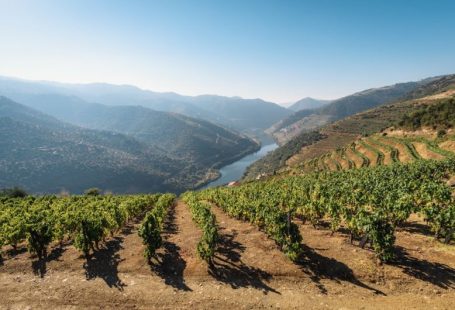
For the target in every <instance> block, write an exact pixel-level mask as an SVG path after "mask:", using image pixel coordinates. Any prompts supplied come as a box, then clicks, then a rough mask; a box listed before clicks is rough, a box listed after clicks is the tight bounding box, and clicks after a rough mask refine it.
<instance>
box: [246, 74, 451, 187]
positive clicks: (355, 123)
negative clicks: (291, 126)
mask: <svg viewBox="0 0 455 310" xmlns="http://www.w3.org/2000/svg"><path fill="white" fill-rule="evenodd" d="M417 84H418V86H417V87H412V86H413V84H409V83H406V84H397V85H398V87H399V88H398V89H397V88H396V87H391V88H389V87H386V88H380V89H376V90H368V91H364V92H361V93H357V94H354V95H352V96H348V97H346V98H342V99H340V100H336V101H334V102H333V103H336V102H338V103H336V104H335V106H334V107H330V106H331V105H332V104H333V103H332V104H329V105H328V106H326V107H325V108H323V109H321V110H319V111H313V112H311V113H322V111H323V110H324V111H327V110H330V111H340V110H341V111H346V110H347V109H346V108H348V107H351V108H352V107H354V106H357V104H354V103H359V102H360V100H359V99H358V98H357V97H359V98H367V99H371V100H370V101H367V103H368V102H369V104H370V105H372V103H373V102H374V101H376V100H377V99H376V98H377V97H378V96H379V95H380V94H388V95H387V96H386V97H387V99H389V100H391V98H393V97H395V96H397V95H398V94H399V93H401V91H399V90H400V89H401V90H404V89H410V91H409V92H408V93H406V94H402V95H401V97H402V98H403V99H401V100H398V99H396V100H392V102H389V103H384V104H383V105H379V106H377V107H373V108H371V109H368V110H366V111H362V112H359V113H355V114H353V115H350V116H347V117H344V118H341V119H339V120H337V121H330V119H328V120H327V124H325V125H321V126H318V127H315V128H313V129H312V130H305V131H300V133H298V134H297V135H295V136H294V137H292V138H291V139H289V140H288V141H287V142H286V143H285V144H284V145H282V146H280V147H279V148H277V149H275V150H274V151H273V152H271V153H270V154H268V155H267V156H265V157H263V158H262V159H261V160H260V161H257V162H255V163H253V164H252V165H251V166H250V167H248V169H247V171H246V173H245V177H244V178H245V179H246V180H252V179H255V178H257V177H258V176H260V175H271V174H275V173H277V172H278V171H280V170H283V169H286V168H285V167H286V166H296V165H299V164H300V163H302V162H305V161H309V160H311V159H313V158H318V157H319V156H324V154H327V153H328V152H332V151H336V150H337V149H341V148H343V147H346V145H349V144H350V143H353V142H354V141H356V140H357V139H359V138H360V137H362V136H367V135H370V134H373V133H377V132H380V131H381V130H384V129H385V128H388V127H390V126H393V125H394V124H397V123H399V122H403V124H407V125H408V126H410V125H409V124H411V123H413V121H415V122H418V123H419V124H420V123H429V124H432V126H436V124H433V123H432V122H435V121H434V120H440V119H443V117H447V115H451V112H450V111H451V110H450V109H449V108H450V103H446V104H445V105H441V107H443V108H441V109H442V112H441V111H439V112H438V113H439V114H442V116H441V115H439V114H436V110H432V109H431V108H425V110H424V111H425V115H426V116H425V117H423V116H421V115H422V105H424V104H432V103H434V102H439V100H445V99H447V98H452V97H453V96H455V75H447V76H442V77H435V78H429V79H425V80H422V81H421V82H418V83H417ZM370 95H371V97H370ZM373 99H374V100H373ZM351 103H352V105H351ZM344 104H346V106H345V108H341V107H342V106H343V105H344ZM332 109H333V110H332ZM428 111H430V113H429V112H428ZM429 114H431V115H432V116H431V117H430V116H428V115H429ZM310 115H311V114H310ZM314 115H322V114H314ZM339 115H342V114H341V113H340V114H339ZM446 122H447V123H448V124H451V123H450V122H448V121H446ZM290 154H292V155H290Z"/></svg>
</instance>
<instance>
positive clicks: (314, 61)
mask: <svg viewBox="0 0 455 310" xmlns="http://www.w3.org/2000/svg"><path fill="white" fill-rule="evenodd" d="M454 12H455V1H453V0H425V1H421V0H332V1H328V0H317V1H316V0H313V1H306V0H296V1H286V0H276V1H274V0H257V1H256V0H224V1H218V0H210V1H206V0H180V1H177V0H175V1H174V0H162V1H153V0H148V1H145V0H144V1H139V0H136V1H135V0H128V1H120V0H106V1H104V0H77V1H75V0H71V1H70V0H35V1H32V0H0V75H3V76H11V77H19V78H25V79H32V80H51V81H60V82H76V83H86V82H106V83H113V84H131V85H136V86H139V87H141V88H144V89H149V90H153V91H160V92H167V91H173V92H177V93H180V94H184V95H199V94H218V95H226V96H241V97H244V98H262V99H265V100H269V101H273V102H277V103H289V102H293V101H296V100H298V99H301V98H303V97H307V96H311V97H315V98H321V99H335V98H339V97H342V96H345V95H349V94H351V93H353V92H356V91H360V90H363V89H367V88H371V87H379V86H384V85H388V84H393V83H396V82H404V81H410V80H419V79H422V78H426V77H429V76H436V75H442V74H449V73H455V57H454V55H455V35H454V33H455V18H454Z"/></svg>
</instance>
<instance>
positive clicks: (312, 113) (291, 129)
mask: <svg viewBox="0 0 455 310" xmlns="http://www.w3.org/2000/svg"><path fill="white" fill-rule="evenodd" d="M431 81H433V79H425V80H422V81H419V82H408V83H398V84H394V85H390V86H385V87H381V88H373V89H368V90H364V91H361V92H358V93H355V94H353V95H350V96H346V97H343V98H340V99H337V100H335V101H332V102H331V103H330V104H328V105H325V106H323V107H321V108H318V109H314V110H302V111H298V112H296V113H294V114H292V115H291V116H289V117H288V118H286V119H283V120H281V121H280V122H278V123H276V124H274V125H273V126H272V127H271V128H269V129H268V130H267V132H268V133H270V134H272V135H273V136H274V138H275V139H276V140H277V141H278V142H279V143H280V144H284V143H285V142H287V141H289V140H290V139H292V138H293V137H295V136H297V135H298V134H300V133H301V132H304V131H309V130H314V129H316V128H318V127H321V126H323V125H325V124H328V123H330V122H332V121H335V120H339V119H343V118H344V117H347V116H349V115H353V114H355V113H359V112H362V111H365V110H368V109H371V108H374V107H376V106H379V105H382V104H386V103H390V102H393V101H397V100H399V99H402V98H405V97H406V96H409V94H410V93H411V92H412V91H414V90H415V89H417V88H418V87H419V86H422V85H425V84H427V83H430V82H431Z"/></svg>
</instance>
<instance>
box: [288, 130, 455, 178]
mask: <svg viewBox="0 0 455 310" xmlns="http://www.w3.org/2000/svg"><path fill="white" fill-rule="evenodd" d="M451 141H454V136H452V135H449V136H445V137H441V138H438V137H431V136H425V135H406V134H400V133H394V132H393V131H392V132H384V133H382V134H374V135H371V136H369V137H364V138H361V139H359V140H356V141H354V142H352V143H350V144H349V145H348V146H346V147H343V148H338V149H337V150H335V151H332V152H328V153H326V154H324V155H321V156H318V157H315V158H313V159H310V160H306V161H303V162H300V163H298V164H297V165H294V167H293V168H292V169H290V170H291V173H292V174H299V173H302V172H303V173H308V172H315V171H325V170H330V171H339V170H344V169H352V168H361V167H375V166H381V165H389V164H392V163H398V162H401V163H409V162H412V161H415V160H419V159H436V160H441V159H444V158H450V157H453V156H454V151H455V149H454V148H453V146H452V144H451Z"/></svg>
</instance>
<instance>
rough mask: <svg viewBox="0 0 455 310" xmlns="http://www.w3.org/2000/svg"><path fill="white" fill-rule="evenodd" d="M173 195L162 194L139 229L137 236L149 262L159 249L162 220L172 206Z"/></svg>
mask: <svg viewBox="0 0 455 310" xmlns="http://www.w3.org/2000/svg"><path fill="white" fill-rule="evenodd" d="M174 200H175V195H173V194H164V195H162V196H160V198H159V199H158V201H157V202H156V204H155V206H154V207H153V208H152V209H151V210H150V211H149V212H147V213H146V215H145V217H144V219H143V220H142V223H141V226H140V227H139V230H138V234H139V237H141V238H142V240H143V243H144V245H145V246H146V248H145V250H144V256H145V257H146V258H147V260H148V261H149V262H150V260H151V259H152V257H153V256H154V255H155V251H156V250H157V249H158V248H160V247H161V245H162V238H161V232H162V230H163V224H164V219H165V217H166V215H167V212H168V209H169V207H171V206H172V205H173V204H174Z"/></svg>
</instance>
